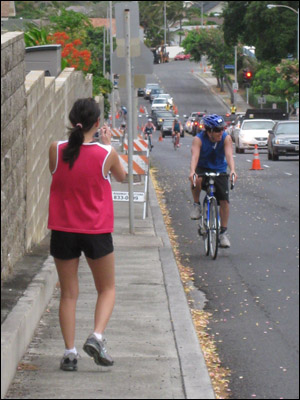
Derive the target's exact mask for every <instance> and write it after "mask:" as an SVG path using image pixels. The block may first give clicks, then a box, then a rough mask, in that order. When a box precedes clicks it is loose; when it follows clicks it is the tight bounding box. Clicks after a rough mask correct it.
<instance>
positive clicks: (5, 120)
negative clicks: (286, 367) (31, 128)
mask: <svg viewBox="0 0 300 400" xmlns="http://www.w3.org/2000/svg"><path fill="white" fill-rule="evenodd" d="M24 53H25V44H24V37H23V33H21V32H9V33H6V34H5V35H1V276H2V271H3V272H4V273H5V274H9V273H10V272H12V268H13V265H14V264H15V262H16V261H17V260H18V259H19V258H20V254H23V253H24V251H25V235H26V228H25V221H26V162H27V154H26V115H27V110H26V96H25V85H24V81H25V62H24Z"/></svg>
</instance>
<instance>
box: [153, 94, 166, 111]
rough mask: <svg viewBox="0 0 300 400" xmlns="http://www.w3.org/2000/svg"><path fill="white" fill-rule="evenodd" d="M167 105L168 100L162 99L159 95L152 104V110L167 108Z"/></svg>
mask: <svg viewBox="0 0 300 400" xmlns="http://www.w3.org/2000/svg"><path fill="white" fill-rule="evenodd" d="M166 107H167V100H166V99H161V98H160V97H157V98H156V99H154V100H153V102H152V105H151V110H152V111H153V110H166Z"/></svg>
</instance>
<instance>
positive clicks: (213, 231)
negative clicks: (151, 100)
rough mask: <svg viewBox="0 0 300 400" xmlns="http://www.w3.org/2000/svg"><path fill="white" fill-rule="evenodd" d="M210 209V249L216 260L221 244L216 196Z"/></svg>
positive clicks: (211, 202) (212, 256)
mask: <svg viewBox="0 0 300 400" xmlns="http://www.w3.org/2000/svg"><path fill="white" fill-rule="evenodd" d="M209 211H210V212H209V235H208V236H209V250H210V256H211V258H212V259H213V260H215V259H216V258H217V254H218V246H219V217H218V204H217V200H216V199H215V198H212V199H211V201H210V210H209Z"/></svg>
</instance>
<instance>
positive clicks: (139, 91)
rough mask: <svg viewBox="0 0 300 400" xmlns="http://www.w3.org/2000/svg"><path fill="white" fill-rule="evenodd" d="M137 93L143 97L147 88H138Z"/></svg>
mask: <svg viewBox="0 0 300 400" xmlns="http://www.w3.org/2000/svg"><path fill="white" fill-rule="evenodd" d="M137 94H138V97H143V96H144V95H145V89H144V88H138V91H137Z"/></svg>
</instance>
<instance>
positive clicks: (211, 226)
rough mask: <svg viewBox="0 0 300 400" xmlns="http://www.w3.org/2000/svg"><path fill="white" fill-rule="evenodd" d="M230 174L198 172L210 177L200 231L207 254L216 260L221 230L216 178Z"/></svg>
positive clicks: (231, 187) (232, 185) (232, 184)
mask: <svg viewBox="0 0 300 400" xmlns="http://www.w3.org/2000/svg"><path fill="white" fill-rule="evenodd" d="M221 175H222V176H227V177H228V176H229V175H228V174H227V173H226V172H216V173H215V172H203V173H200V174H198V176H199V177H201V176H202V177H204V176H206V177H208V178H209V181H208V185H207V189H206V195H205V197H204V200H203V211H202V216H201V219H200V223H199V227H198V233H199V235H200V236H202V238H203V240H204V250H205V255H206V256H208V255H209V254H210V256H211V258H212V259H213V260H215V259H216V258H217V254H218V247H219V231H220V226H221V224H220V214H219V209H218V203H217V199H216V197H215V195H214V193H215V190H216V189H215V178H216V177H217V176H221ZM196 176H197V175H196V174H195V175H194V179H193V180H194V182H193V187H194V188H195V187H196V184H195V182H196ZM234 176H235V175H234V174H233V175H232V180H231V186H230V189H231V190H233V188H234Z"/></svg>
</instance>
